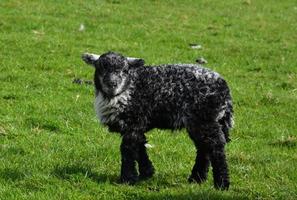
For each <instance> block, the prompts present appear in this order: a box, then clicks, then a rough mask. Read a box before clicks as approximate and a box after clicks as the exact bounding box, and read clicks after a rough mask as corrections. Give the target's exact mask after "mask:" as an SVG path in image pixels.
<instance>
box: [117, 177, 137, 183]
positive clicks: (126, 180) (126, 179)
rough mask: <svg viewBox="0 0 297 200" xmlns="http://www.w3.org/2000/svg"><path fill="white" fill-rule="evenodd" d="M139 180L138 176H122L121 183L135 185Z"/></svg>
mask: <svg viewBox="0 0 297 200" xmlns="http://www.w3.org/2000/svg"><path fill="white" fill-rule="evenodd" d="M138 180H139V178H138V176H129V177H127V176H121V177H120V181H119V182H120V183H121V184H127V185H134V184H135V183H136V182H137V181H138Z"/></svg>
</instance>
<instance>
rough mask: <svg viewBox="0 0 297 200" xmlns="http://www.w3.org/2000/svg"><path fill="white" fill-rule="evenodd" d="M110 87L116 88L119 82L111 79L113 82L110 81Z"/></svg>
mask: <svg viewBox="0 0 297 200" xmlns="http://www.w3.org/2000/svg"><path fill="white" fill-rule="evenodd" d="M108 85H109V87H111V88H116V87H117V82H115V81H111V82H109V84H108Z"/></svg>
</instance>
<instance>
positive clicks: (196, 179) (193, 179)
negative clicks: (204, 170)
mask: <svg viewBox="0 0 297 200" xmlns="http://www.w3.org/2000/svg"><path fill="white" fill-rule="evenodd" d="M188 181H189V183H198V184H201V183H203V182H205V181H206V177H200V176H198V175H191V176H190V177H189V178H188Z"/></svg>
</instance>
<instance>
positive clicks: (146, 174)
mask: <svg viewBox="0 0 297 200" xmlns="http://www.w3.org/2000/svg"><path fill="white" fill-rule="evenodd" d="M142 137H143V139H142V142H140V143H139V149H138V157H137V162H138V167H139V178H140V179H142V180H145V179H148V178H151V177H152V176H153V175H154V172H155V169H154V166H153V164H152V162H151V161H150V159H149V156H148V154H147V151H146V146H145V144H146V143H147V141H146V138H145V135H144V134H143V135H142Z"/></svg>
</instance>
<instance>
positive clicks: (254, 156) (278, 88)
mask: <svg viewBox="0 0 297 200" xmlns="http://www.w3.org/2000/svg"><path fill="white" fill-rule="evenodd" d="M296 16H297V4H296V1H294V0H282V1H272V0H270V1H269V0H257V1H253V0H226V1H218V0H215V1H199V0H192V1H191V0H186V1H182V0H167V1H165V0H164V1H156V0H155V1H154V0H151V1H148V0H145V1H141V2H140V1H136V0H133V1H128V0H123V1H119V0H106V1H103V0H102V1H100V0H93V1H82V0H76V1H70V0H65V1H58V0H48V1H43V0H39V1H34V0H30V1H29V0H23V1H21V0H1V1H0V81H1V89H0V199H286V200H287V199H292V200H293V199H296V198H297V192H296V191H297V169H296V163H297V154H296V151H297V121H296V117H297V59H296V54H297V43H296V41H297V34H296V32H297V29H296V27H297V20H296ZM80 24H84V25H85V30H84V31H79V27H80ZM189 43H197V44H201V45H202V49H201V50H197V49H191V48H190V47H189ZM108 50H114V51H118V52H121V53H123V54H125V55H129V56H133V57H141V58H144V59H145V60H146V63H147V64H161V63H178V62H181V63H192V62H194V61H195V59H196V58H197V57H200V56H203V57H204V58H206V59H207V60H208V65H209V68H211V69H214V70H216V71H218V72H219V73H221V74H222V75H223V76H224V77H225V78H226V80H227V81H228V83H229V85H230V87H231V89H232V94H233V98H234V104H235V116H236V117H235V122H236V127H235V128H234V129H233V131H232V133H231V136H232V140H233V141H232V142H231V143H230V144H228V146H227V154H228V162H229V166H230V174H231V187H230V190H229V191H227V192H226V191H225V192H221V191H216V190H215V189H214V188H213V181H212V177H211V174H209V180H208V181H207V183H205V184H203V185H195V184H188V183H187V176H188V175H189V173H190V170H191V168H192V165H193V162H194V157H195V149H194V146H193V145H192V143H191V141H190V139H188V137H187V135H186V133H185V131H183V133H181V134H176V133H174V134H170V132H169V131H160V130H153V131H151V133H150V134H148V138H149V141H150V143H151V144H153V145H154V146H155V147H154V148H152V149H150V150H149V154H150V157H151V159H152V161H153V163H154V165H155V167H156V174H155V176H154V178H152V179H151V180H148V181H145V182H141V183H139V184H137V185H136V186H133V187H132V186H126V185H119V184H117V178H118V174H119V167H120V157H119V143H120V138H119V137H118V136H117V135H115V134H109V133H108V131H107V130H106V129H105V128H104V127H102V126H100V125H98V122H97V119H96V117H95V114H94V111H93V98H94V95H93V88H92V86H88V85H76V84H72V80H73V79H74V78H76V77H80V78H83V79H92V75H93V70H92V69H91V68H89V67H87V66H86V65H85V64H84V63H83V62H82V61H81V60H80V55H81V53H83V52H95V53H102V52H106V51H108Z"/></svg>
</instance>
